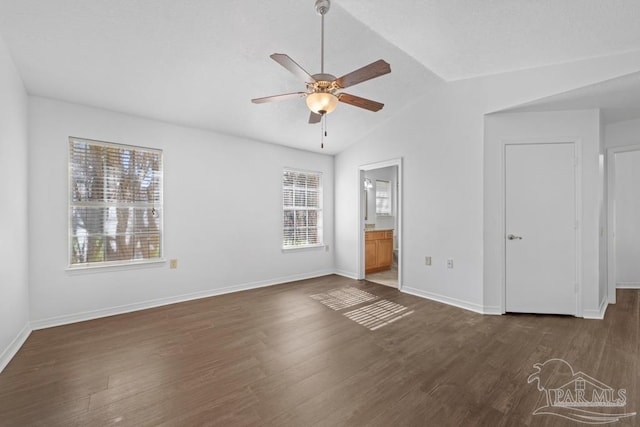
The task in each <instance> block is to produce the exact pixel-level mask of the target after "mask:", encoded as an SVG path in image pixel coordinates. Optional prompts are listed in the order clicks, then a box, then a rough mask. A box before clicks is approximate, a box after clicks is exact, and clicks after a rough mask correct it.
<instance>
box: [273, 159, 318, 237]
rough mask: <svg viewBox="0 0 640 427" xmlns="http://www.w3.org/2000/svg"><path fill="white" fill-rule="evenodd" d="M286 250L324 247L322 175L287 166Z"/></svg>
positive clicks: (284, 190)
mask: <svg viewBox="0 0 640 427" xmlns="http://www.w3.org/2000/svg"><path fill="white" fill-rule="evenodd" d="M282 204H283V238H282V247H283V248H284V249H292V248H303V247H310V246H321V245H322V244H323V236H322V174H321V173H320V172H304V171H298V170H293V169H285V170H284V171H283V174H282Z"/></svg>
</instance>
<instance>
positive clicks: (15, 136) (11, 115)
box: [0, 38, 30, 372]
mask: <svg viewBox="0 0 640 427" xmlns="http://www.w3.org/2000/svg"><path fill="white" fill-rule="evenodd" d="M27 169H28V163H27V92H26V91H25V89H24V86H23V84H22V80H21V79H20V76H19V75H18V72H17V71H16V69H15V67H14V64H13V61H12V59H11V57H10V55H9V52H8V50H7V48H6V46H5V44H4V41H3V40H2V39H1V38H0V239H2V241H1V242H0V260H2V268H1V269H0V372H1V371H2V370H3V369H4V367H5V366H6V364H7V363H8V362H9V360H10V359H11V357H13V355H14V354H15V352H16V351H17V350H18V349H19V348H20V346H21V345H22V343H23V342H24V340H25V339H26V338H27V336H28V334H29V332H30V329H29V290H28V289H29V288H28V256H27V255H28V252H27V250H28V249H27V238H28V234H29V233H28V229H27Z"/></svg>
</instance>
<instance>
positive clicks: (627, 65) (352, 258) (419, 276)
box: [335, 53, 640, 313]
mask: <svg viewBox="0 0 640 427" xmlns="http://www.w3.org/2000/svg"><path fill="white" fill-rule="evenodd" d="M638 69H640V53H633V54H625V55H619V56H612V57H608V58H600V59H597V60H586V61H579V62H576V63H572V64H562V65H556V66H550V67H543V68H539V69H532V70H523V71H517V72H513V73H505V74H500V75H494V76H488V77H483V78H476V79H468V80H462V81H457V82H451V83H445V82H442V81H440V80H439V79H437V78H435V77H433V78H431V79H425V81H420V82H415V83H414V84H415V90H416V92H417V93H418V95H419V96H418V99H417V100H416V102H414V103H413V104H412V105H408V106H406V107H404V108H402V109H399V110H398V112H397V113H396V114H395V115H394V116H393V117H392V118H391V119H389V120H387V121H386V122H384V123H382V124H380V125H379V126H378V127H376V128H375V129H373V130H372V132H371V133H369V134H368V135H365V136H364V137H363V138H362V139H361V140H359V141H357V142H356V143H354V144H353V145H352V146H351V147H349V148H348V149H347V150H345V151H344V152H342V153H340V154H338V155H337V156H336V162H335V171H336V175H335V176H336V178H335V179H336V193H335V194H336V216H335V218H336V224H335V225H336V235H335V239H336V249H337V250H336V268H337V270H338V271H339V272H341V273H342V274H345V275H348V276H353V277H357V273H356V272H357V266H358V256H359V254H358V214H359V212H358V202H357V200H358V194H359V191H360V186H361V183H360V182H359V174H358V167H359V166H361V165H365V164H369V163H376V162H382V161H385V160H389V159H394V158H400V157H401V158H403V168H402V169H403V177H402V182H403V194H402V196H403V203H404V206H403V218H402V224H403V233H404V235H403V236H402V237H403V239H401V240H402V245H403V247H402V248H401V253H402V254H403V256H402V259H401V262H402V264H403V265H402V269H403V270H402V271H403V290H404V291H407V292H411V293H414V294H417V295H421V296H424V297H428V298H432V299H436V300H440V301H443V302H447V303H449V304H454V305H458V306H461V307H464V308H467V309H471V310H476V311H480V312H491V313H494V312H497V311H498V309H499V307H498V306H497V305H496V304H497V302H496V299H495V298H493V296H492V295H491V292H489V294H488V295H487V297H486V301H485V295H484V288H485V287H487V288H488V289H492V288H493V287H494V286H495V284H494V283H491V280H492V278H491V276H488V277H483V270H484V268H483V264H484V257H485V256H486V253H485V250H486V246H485V245H484V239H485V236H484V231H483V230H484V226H485V224H484V222H483V215H484V213H483V204H484V197H483V193H484V174H483V171H484V167H485V166H484V165H483V158H484V149H483V144H484V131H483V128H484V115H485V114H486V113H490V112H493V111H498V110H501V109H504V108H506V107H510V106H514V105H518V104H521V103H524V102H528V101H532V100H534V99H538V98H542V97H545V96H549V95H552V94H556V93H559V92H563V91H567V90H571V89H575V88H578V87H582V86H585V85H589V84H592V83H595V82H598V81H602V80H606V79H610V78H614V77H617V76H620V75H623V74H625V73H630V72H634V71H636V70H638ZM385 108H394V106H386V107H385ZM588 184H589V183H588V182H587V183H585V185H588ZM596 197H598V196H596ZM588 214H589V215H593V213H592V212H589V213H588ZM596 216H597V214H596ZM596 224H597V222H596ZM589 233H591V236H593V235H595V236H597V233H598V230H597V225H596V228H594V229H591V230H590V231H589ZM595 250H596V255H592V254H589V257H588V258H589V259H591V260H592V261H593V262H596V264H597V261H598V256H597V250H598V247H597V245H596V247H595ZM425 256H431V257H432V261H433V265H431V266H425V265H424V257H425ZM594 257H595V258H594ZM447 258H453V259H454V268H453V269H447V268H446V260H447ZM597 282H598V280H597V279H596V283H597ZM597 299H598V297H593V298H590V299H589V301H588V307H591V306H592V305H593V304H597V301H596V300H597ZM585 303H586V302H585ZM585 307H587V306H585Z"/></svg>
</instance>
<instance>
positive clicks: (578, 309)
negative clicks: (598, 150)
mask: <svg viewBox="0 0 640 427" xmlns="http://www.w3.org/2000/svg"><path fill="white" fill-rule="evenodd" d="M522 144H573V147H574V156H575V168H574V180H575V181H574V182H575V189H574V190H575V200H574V202H575V210H576V212H575V218H576V239H575V240H576V241H575V256H576V258H575V259H576V265H575V269H576V272H575V273H576V275H575V277H576V282H577V283H576V293H575V294H576V301H575V316H576V317H582V316H583V314H582V250H581V248H582V221H581V218H582V141H581V140H580V138H571V137H558V138H526V139H505V140H502V141H501V143H500V170H501V173H500V217H499V218H498V220H499V222H500V227H499V229H500V230H501V231H502V244H501V245H500V257H499V258H500V274H501V282H502V283H501V284H502V286H501V288H502V292H501V295H500V310H501V313H502V314H504V313H506V312H507V311H506V295H507V248H506V246H507V237H506V236H507V229H506V227H507V221H506V216H507V212H506V208H507V203H506V190H507V182H506V181H507V179H506V178H507V177H506V172H507V168H506V166H507V164H506V147H507V145H522Z"/></svg>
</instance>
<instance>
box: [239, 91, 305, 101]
mask: <svg viewBox="0 0 640 427" xmlns="http://www.w3.org/2000/svg"><path fill="white" fill-rule="evenodd" d="M306 94H307V93H306V92H294V93H285V94H282V95H273V96H265V97H264V98H254V99H252V100H251V102H253V103H254V104H263V103H265V102H274V101H284V100H287V99H293V98H301V97H303V96H305V95H306Z"/></svg>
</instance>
